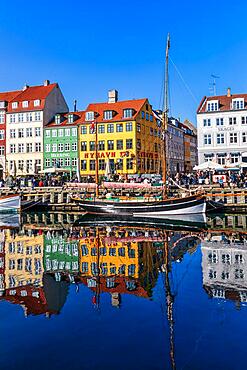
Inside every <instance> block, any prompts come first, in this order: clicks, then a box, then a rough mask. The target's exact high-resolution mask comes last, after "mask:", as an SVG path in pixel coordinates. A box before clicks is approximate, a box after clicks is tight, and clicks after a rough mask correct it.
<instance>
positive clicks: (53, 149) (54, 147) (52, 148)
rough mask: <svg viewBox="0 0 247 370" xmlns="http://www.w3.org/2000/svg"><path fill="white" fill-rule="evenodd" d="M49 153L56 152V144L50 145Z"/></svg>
mask: <svg viewBox="0 0 247 370" xmlns="http://www.w3.org/2000/svg"><path fill="white" fill-rule="evenodd" d="M51 151H52V152H57V144H52V146H51Z"/></svg>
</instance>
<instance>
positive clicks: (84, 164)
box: [81, 159, 87, 171]
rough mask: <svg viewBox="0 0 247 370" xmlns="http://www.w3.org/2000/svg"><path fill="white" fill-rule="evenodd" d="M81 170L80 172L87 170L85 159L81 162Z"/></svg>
mask: <svg viewBox="0 0 247 370" xmlns="http://www.w3.org/2000/svg"><path fill="white" fill-rule="evenodd" d="M81 170H82V171H86V170H87V161H86V160H85V159H83V160H81Z"/></svg>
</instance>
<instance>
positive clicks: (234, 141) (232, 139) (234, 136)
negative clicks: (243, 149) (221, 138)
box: [230, 132, 238, 144]
mask: <svg viewBox="0 0 247 370" xmlns="http://www.w3.org/2000/svg"><path fill="white" fill-rule="evenodd" d="M237 142H238V134H237V133H236V132H230V144H237Z"/></svg>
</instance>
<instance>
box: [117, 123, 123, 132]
mask: <svg viewBox="0 0 247 370" xmlns="http://www.w3.org/2000/svg"><path fill="white" fill-rule="evenodd" d="M117 132H123V124H122V123H117Z"/></svg>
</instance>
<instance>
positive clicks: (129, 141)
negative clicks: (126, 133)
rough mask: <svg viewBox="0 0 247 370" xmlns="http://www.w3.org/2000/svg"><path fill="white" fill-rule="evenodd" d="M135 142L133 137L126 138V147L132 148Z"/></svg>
mask: <svg viewBox="0 0 247 370" xmlns="http://www.w3.org/2000/svg"><path fill="white" fill-rule="evenodd" d="M132 147H133V142H132V139H126V149H132Z"/></svg>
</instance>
